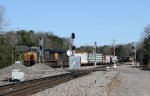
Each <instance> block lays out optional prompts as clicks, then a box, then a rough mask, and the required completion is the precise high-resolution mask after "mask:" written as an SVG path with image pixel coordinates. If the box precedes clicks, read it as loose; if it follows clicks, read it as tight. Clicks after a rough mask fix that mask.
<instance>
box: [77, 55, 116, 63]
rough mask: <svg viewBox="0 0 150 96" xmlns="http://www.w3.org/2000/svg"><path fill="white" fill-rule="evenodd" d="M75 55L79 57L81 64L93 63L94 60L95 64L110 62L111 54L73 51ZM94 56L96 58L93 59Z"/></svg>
mask: <svg viewBox="0 0 150 96" xmlns="http://www.w3.org/2000/svg"><path fill="white" fill-rule="evenodd" d="M75 56H80V57H81V65H93V64H94V62H95V61H96V63H97V64H108V63H111V62H112V59H113V56H112V55H104V54H99V53H96V54H93V53H87V52H80V53H75ZM95 58H96V60H95Z"/></svg>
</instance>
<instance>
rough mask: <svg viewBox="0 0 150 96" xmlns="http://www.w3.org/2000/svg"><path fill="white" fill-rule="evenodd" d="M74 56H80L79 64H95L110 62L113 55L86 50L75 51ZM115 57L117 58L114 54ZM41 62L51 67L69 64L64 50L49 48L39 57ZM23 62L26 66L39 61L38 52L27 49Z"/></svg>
mask: <svg viewBox="0 0 150 96" xmlns="http://www.w3.org/2000/svg"><path fill="white" fill-rule="evenodd" d="M74 56H80V57H81V65H92V64H94V63H95V62H96V63H97V64H108V63H112V62H113V59H114V56H112V55H104V54H99V53H96V54H93V53H87V52H80V53H75V54H74ZM115 58H117V57H116V56H115ZM41 59H42V60H41V61H42V62H44V63H45V64H47V65H49V66H51V67H59V66H69V57H68V56H67V54H66V51H64V50H50V49H44V57H43V58H41ZM23 61H24V64H25V65H27V66H32V65H34V64H36V63H39V53H38V52H37V51H29V52H25V53H24V54H23Z"/></svg>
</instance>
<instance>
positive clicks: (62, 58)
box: [23, 49, 69, 67]
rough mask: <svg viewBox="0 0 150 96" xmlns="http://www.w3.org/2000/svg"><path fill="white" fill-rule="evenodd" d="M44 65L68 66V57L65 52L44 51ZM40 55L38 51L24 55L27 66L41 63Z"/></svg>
mask: <svg viewBox="0 0 150 96" xmlns="http://www.w3.org/2000/svg"><path fill="white" fill-rule="evenodd" d="M43 53H44V58H43V59H44V60H42V61H44V63H45V64H47V65H49V66H51V67H58V66H68V64H69V63H68V56H67V55H66V51H64V50H50V49H44V52H43ZM38 57H39V54H38V52H37V51H34V52H33V51H32V52H31V51H29V52H25V53H23V61H24V64H25V65H27V66H32V65H33V64H36V63H39V58H38Z"/></svg>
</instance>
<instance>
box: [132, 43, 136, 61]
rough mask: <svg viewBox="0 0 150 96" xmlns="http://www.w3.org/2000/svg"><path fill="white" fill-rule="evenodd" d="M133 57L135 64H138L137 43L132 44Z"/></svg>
mask: <svg viewBox="0 0 150 96" xmlns="http://www.w3.org/2000/svg"><path fill="white" fill-rule="evenodd" d="M132 57H133V59H134V63H136V42H132Z"/></svg>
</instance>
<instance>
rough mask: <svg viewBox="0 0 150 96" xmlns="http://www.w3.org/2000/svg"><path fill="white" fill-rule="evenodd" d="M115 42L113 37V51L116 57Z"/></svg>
mask: <svg viewBox="0 0 150 96" xmlns="http://www.w3.org/2000/svg"><path fill="white" fill-rule="evenodd" d="M115 42H116V40H115V39H114V38H113V49H114V50H113V53H114V57H115V55H116V54H115V49H116V46H115Z"/></svg>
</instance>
